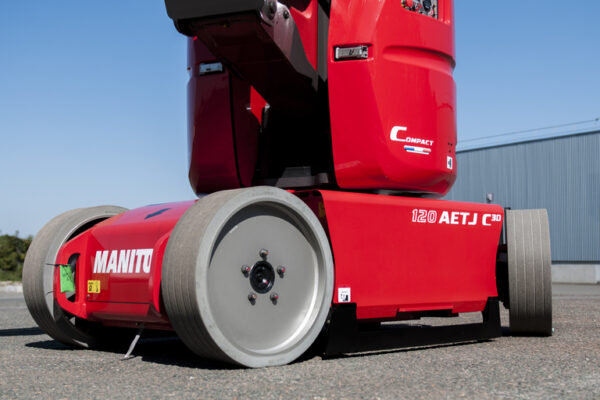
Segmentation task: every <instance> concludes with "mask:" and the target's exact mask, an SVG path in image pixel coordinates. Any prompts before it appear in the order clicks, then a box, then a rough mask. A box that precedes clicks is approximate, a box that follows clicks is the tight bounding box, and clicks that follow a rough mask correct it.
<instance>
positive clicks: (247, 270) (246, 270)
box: [242, 265, 252, 277]
mask: <svg viewBox="0 0 600 400" xmlns="http://www.w3.org/2000/svg"><path fill="white" fill-rule="evenodd" d="M251 269H252V268H250V267H249V266H248V265H242V274H244V276H246V277H247V276H248V274H249V273H250V270H251Z"/></svg>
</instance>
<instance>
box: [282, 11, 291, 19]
mask: <svg viewBox="0 0 600 400" xmlns="http://www.w3.org/2000/svg"><path fill="white" fill-rule="evenodd" d="M289 17H290V12H289V11H288V10H284V11H283V18H285V19H288V18H289Z"/></svg>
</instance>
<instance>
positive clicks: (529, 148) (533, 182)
mask: <svg viewBox="0 0 600 400" xmlns="http://www.w3.org/2000/svg"><path fill="white" fill-rule="evenodd" d="M459 149H460V148H459ZM457 167H458V179H457V181H456V183H455V185H454V187H453V188H452V190H451V191H450V193H449V194H448V195H447V196H446V199H449V200H460V201H470V202H478V203H485V202H492V203H495V204H499V205H501V206H503V207H511V208H513V209H526V208H546V209H548V216H549V219H550V236H551V241H552V260H553V264H555V265H558V264H562V265H564V264H569V267H572V269H570V270H567V272H572V273H574V272H576V271H580V272H577V273H578V274H580V273H583V272H582V271H584V270H585V273H587V274H591V275H594V276H595V280H596V282H599V281H600V130H594V131H590V132H583V133H577V134H570V135H563V136H554V137H549V138H548V137H547V138H542V139H536V140H529V141H521V142H513V143H507V144H500V145H495V146H484V147H476V148H468V149H463V150H459V151H458V152H457ZM490 198H491V201H490ZM553 273H554V275H557V274H558V275H560V274H561V270H560V268H558V269H556V272H555V271H554V270H553ZM590 279H591V280H593V279H594V278H590ZM564 280H565V281H569V280H572V279H570V278H565V279H564ZM579 280H581V279H579ZM575 281H577V279H575ZM586 281H587V279H586Z"/></svg>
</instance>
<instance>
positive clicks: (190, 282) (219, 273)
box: [161, 187, 333, 367]
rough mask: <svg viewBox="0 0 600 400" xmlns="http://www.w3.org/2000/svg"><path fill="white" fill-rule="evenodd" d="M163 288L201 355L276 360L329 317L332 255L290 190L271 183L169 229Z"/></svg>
mask: <svg viewBox="0 0 600 400" xmlns="http://www.w3.org/2000/svg"><path fill="white" fill-rule="evenodd" d="M161 285H162V291H163V295H164V301H165V308H166V311H167V315H168V317H169V320H170V321H171V324H172V325H173V328H174V329H175V331H176V332H177V334H178V335H179V337H180V338H181V339H182V341H183V342H184V343H185V344H186V345H187V346H188V347H189V348H190V349H191V350H192V351H194V352H195V353H197V354H198V355H200V356H203V357H207V358H212V359H216V360H221V361H225V362H231V363H235V364H239V365H242V366H247V367H264V366H271V365H282V364H287V363H289V362H291V361H293V360H295V359H296V358H298V357H299V356H300V355H302V354H303V353H304V352H305V351H306V350H307V349H308V348H309V347H310V345H311V344H312V343H313V342H314V341H315V339H316V338H317V336H318V335H319V333H320V332H321V330H322V328H323V326H324V324H325V320H326V318H327V314H328V312H329V308H330V306H331V299H332V294H333V258H332V254H331V249H330V247H329V241H328V239H327V236H326V234H325V232H324V230H323V227H322V226H321V224H320V223H319V221H318V219H317V218H316V216H315V215H314V213H313V212H312V211H311V210H310V208H308V206H306V204H304V203H303V202H302V201H301V200H300V199H298V198H297V197H296V196H294V195H292V194H290V193H288V192H286V191H284V190H281V189H277V188H272V187H253V188H248V189H238V190H229V191H222V192H217V193H214V194H211V195H208V196H206V197H204V198H202V199H201V200H199V201H198V202H197V203H196V204H194V205H193V206H192V207H191V208H190V209H189V210H188V211H187V212H186V213H185V214H184V215H183V217H182V218H181V219H180V220H179V222H178V223H177V225H176V226H175V228H174V230H173V233H172V234H171V237H170V239H169V242H168V244H167V248H166V252H165V256H164V261H163V271H162V283H161Z"/></svg>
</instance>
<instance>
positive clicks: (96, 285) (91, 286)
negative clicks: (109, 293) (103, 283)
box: [87, 281, 100, 293]
mask: <svg viewBox="0 0 600 400" xmlns="http://www.w3.org/2000/svg"><path fill="white" fill-rule="evenodd" d="M87 284H88V289H87V291H88V293H100V281H87Z"/></svg>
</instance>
